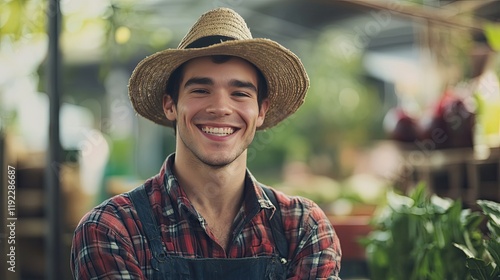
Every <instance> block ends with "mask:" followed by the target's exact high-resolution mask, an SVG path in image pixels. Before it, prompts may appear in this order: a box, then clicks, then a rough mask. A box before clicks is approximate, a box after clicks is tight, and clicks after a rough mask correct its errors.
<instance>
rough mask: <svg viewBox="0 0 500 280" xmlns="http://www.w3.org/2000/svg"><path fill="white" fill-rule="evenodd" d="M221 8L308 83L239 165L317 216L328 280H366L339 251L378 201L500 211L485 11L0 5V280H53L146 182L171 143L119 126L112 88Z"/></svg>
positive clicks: (448, 3) (169, 135)
mask: <svg viewBox="0 0 500 280" xmlns="http://www.w3.org/2000/svg"><path fill="white" fill-rule="evenodd" d="M54 3H59V5H60V6H59V7H60V12H61V13H60V15H59V14H58V9H57V8H56V6H55V5H54ZM221 6H223V7H229V8H232V9H234V10H236V11H237V12H238V13H240V14H241V15H242V16H243V18H245V20H246V21H247V24H248V26H249V27H250V29H251V31H252V34H253V36H254V37H264V38H270V39H273V40H276V41H278V42H279V43H281V44H282V45H284V46H285V47H287V48H289V49H291V50H292V51H293V52H295V53H296V54H297V55H298V56H299V57H300V58H301V59H302V61H303V63H304V65H305V67H306V69H307V71H308V73H309V76H310V80H311V88H310V90H309V92H308V96H307V99H306V102H305V104H304V105H303V106H302V107H301V108H300V109H299V111H298V112H297V113H296V114H295V115H293V116H292V117H290V118H289V119H287V120H285V121H284V122H283V123H282V124H280V125H279V126H277V127H275V128H273V129H271V130H267V131H263V132H259V133H257V135H256V137H255V139H254V142H253V144H252V145H251V146H250V147H249V149H248V165H249V169H250V170H251V171H252V172H253V174H254V175H255V176H256V177H257V178H258V179H259V180H260V181H261V182H263V183H265V184H268V185H271V186H275V187H276V188H279V189H281V190H283V191H285V192H287V193H289V194H297V195H302V196H306V197H309V198H311V199H313V200H314V201H316V202H317V203H318V204H319V205H320V206H321V207H322V208H323V209H324V210H325V212H326V213H327V214H328V215H329V217H331V220H332V223H334V225H335V227H336V229H337V232H338V234H339V236H340V238H341V244H342V248H343V252H344V259H343V263H344V264H345V266H344V267H345V268H343V272H342V273H343V277H344V278H345V279H350V278H351V279H354V278H363V277H368V274H369V273H368V272H367V269H368V268H367V267H366V255H365V252H364V250H363V248H362V247H361V246H360V245H359V244H358V242H357V240H356V238H357V237H359V236H363V235H366V234H367V233H368V232H369V231H370V230H371V226H370V225H369V220H370V219H371V218H372V217H373V215H374V213H375V211H376V209H378V208H379V207H380V206H381V205H384V204H385V203H386V194H387V192H388V191H393V190H397V191H398V192H399V193H402V194H404V193H407V192H408V191H409V190H411V189H412V188H413V187H414V186H415V185H416V184H417V183H418V182H425V184H426V186H427V188H428V190H429V191H430V192H431V193H435V194H437V195H439V196H441V197H446V198H450V199H453V200H460V201H462V202H463V205H464V207H474V205H475V201H476V200H477V199H489V200H494V201H500V179H499V176H500V175H499V173H500V150H499V147H500V86H499V77H500V76H499V75H500V61H499V58H498V51H499V50H500V22H499V21H500V1H496V0H495V1H493V0H483V1H479V0H478V1H454V0H355V1H354V0H353V1H347V0H346V1H339V0H287V1H284V0H266V1H263V0H257V1H251V2H250V1H243V0H213V1H201V0H163V1H162V0H143V1H134V0H88V1H77V0H61V1H60V2H57V1H52V2H50V1H49V2H48V1H43V0H1V2H0V155H1V158H2V162H1V164H0V165H1V166H2V170H1V172H0V179H1V183H0V184H1V185H2V192H1V194H0V198H1V205H2V206H1V210H0V214H1V215H0V218H1V219H2V222H5V223H7V215H8V214H7V210H8V209H7V204H8V198H7V185H8V174H7V169H8V166H13V167H15V169H16V185H15V186H16V197H15V201H16V203H15V206H16V208H15V211H16V215H17V216H16V217H18V220H17V223H16V231H15V232H16V244H17V246H16V272H15V273H10V272H8V271H7V267H8V266H9V265H8V263H6V262H4V261H2V262H1V263H0V269H1V272H0V275H2V276H0V278H1V279H70V278H71V276H70V274H69V248H70V246H71V237H72V233H73V230H74V228H75V227H76V225H77V223H78V221H79V220H80V218H81V217H82V216H83V214H84V213H85V212H86V211H88V210H89V209H90V208H91V207H93V206H95V205H97V204H98V203H100V202H101V201H103V200H104V199H106V198H109V197H110V196H112V195H115V194H118V193H121V192H124V191H128V190H130V189H132V188H134V187H136V186H138V185H140V184H141V183H142V182H143V181H144V180H145V179H147V178H149V177H151V176H153V175H155V174H156V173H157V172H158V170H159V168H160V166H161V164H162V163H163V161H164V159H165V157H166V156H167V155H168V154H170V153H171V152H173V151H174V148H175V141H174V140H175V137H174V134H173V131H172V130H171V129H168V128H164V127H161V126H159V125H156V124H153V123H151V122H149V121H147V120H145V119H143V118H141V117H138V116H136V114H135V112H134V111H133V108H132V107H131V105H130V102H129V100H128V95H127V84H128V79H129V77H130V75H131V72H132V70H133V69H134V67H135V66H136V65H137V63H138V62H139V61H140V60H142V59H143V58H144V57H145V56H147V55H150V54H152V53H154V52H156V51H160V50H163V49H165V48H175V47H176V46H177V44H178V43H179V42H180V40H181V39H182V37H183V36H184V34H185V33H186V32H187V31H188V29H189V28H190V26H191V25H192V24H193V23H194V22H195V21H196V19H197V18H198V17H199V16H200V15H201V14H202V13H203V12H205V11H207V10H209V9H212V8H215V7H221ZM54 18H56V19H58V20H59V21H57V20H56V23H55V25H54V22H52V25H51V20H54ZM54 26H55V27H59V28H54ZM54 38H56V39H57V41H55V42H54V41H52V43H51V40H53V39H54ZM54 125H55V126H56V128H54ZM49 139H50V140H49ZM51 178H52V179H51ZM1 228H2V229H1V230H0V233H1V234H2V236H1V237H2V238H1V239H0V248H1V250H0V252H1V256H2V257H1V258H0V259H2V260H3V258H4V257H5V256H6V254H7V253H8V251H7V250H8V249H7V248H8V246H7V244H6V240H7V237H8V235H9V232H7V229H6V227H5V226H2V227H1ZM54 236H55V237H56V238H54ZM47 240H48V241H47ZM4 252H5V253H4ZM56 261H57V262H60V263H58V264H57V265H56V264H55V262H56ZM61 275H62V276H61Z"/></svg>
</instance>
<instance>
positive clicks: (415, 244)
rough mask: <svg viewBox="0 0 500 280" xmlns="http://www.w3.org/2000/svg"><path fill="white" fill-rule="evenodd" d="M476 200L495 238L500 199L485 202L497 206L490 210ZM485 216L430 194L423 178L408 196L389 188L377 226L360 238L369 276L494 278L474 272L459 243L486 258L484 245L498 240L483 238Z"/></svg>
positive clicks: (377, 217) (487, 256)
mask: <svg viewBox="0 0 500 280" xmlns="http://www.w3.org/2000/svg"><path fill="white" fill-rule="evenodd" d="M479 204H480V205H481V206H482V207H483V210H484V212H485V213H486V214H487V215H489V217H490V222H491V223H493V224H495V226H494V229H493V228H491V227H490V230H491V232H492V235H493V236H496V237H494V240H496V241H495V242H498V235H497V234H498V233H497V230H498V228H499V224H498V222H499V221H498V220H499V215H498V214H499V212H498V207H499V205H498V204H496V203H493V202H488V204H489V205H495V206H494V207H491V208H490V209H496V210H495V211H490V210H488V209H486V208H485V207H484V206H483V204H484V203H483V202H479ZM492 214H494V215H493V216H494V217H492V216H491V215H492ZM483 219H484V216H483V215H481V214H480V213H479V212H474V211H471V209H462V204H461V201H459V200H455V201H452V200H450V199H447V198H440V197H438V196H436V195H428V193H427V187H426V185H425V184H424V183H421V184H419V185H418V186H417V187H416V188H415V189H414V191H413V193H411V194H410V195H409V196H404V195H399V194H396V193H394V192H389V193H388V197H387V206H386V207H385V208H384V209H383V211H381V212H380V213H379V214H378V215H377V216H376V217H375V218H374V220H373V223H374V227H375V228H376V230H374V231H372V232H371V233H370V234H369V235H368V236H367V237H366V238H364V239H363V240H362V244H363V245H364V246H365V248H366V253H367V258H368V263H369V267H370V272H371V274H372V275H371V276H372V279H375V280H376V279H410V280H411V279H436V280H438V279H439V280H441V279H498V278H494V277H491V278H475V277H472V276H473V275H474V274H475V273H474V272H473V271H472V270H473V269H474V267H473V266H472V265H470V264H471V263H472V260H471V259H472V258H471V259H469V260H467V257H466V255H465V254H464V253H463V252H461V250H459V249H458V248H457V247H459V248H462V250H467V251H470V252H474V254H473V255H474V256H477V260H481V261H486V260H488V259H490V257H489V254H487V252H488V251H490V249H489V247H488V246H489V244H496V243H493V242H490V241H485V240H483V233H482V231H481V223H482V221H483ZM492 229H493V230H492ZM495 246H498V244H496V245H495ZM495 248H496V247H495ZM494 250H495V249H493V251H494ZM496 252H497V253H498V251H496ZM497 253H495V254H497ZM496 257H498V255H496ZM474 261H476V259H474ZM466 263H467V264H468V266H466ZM485 263H489V262H485ZM497 273H498V272H497ZM497 277H498V276H497Z"/></svg>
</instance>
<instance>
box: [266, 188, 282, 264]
mask: <svg viewBox="0 0 500 280" xmlns="http://www.w3.org/2000/svg"><path fill="white" fill-rule="evenodd" d="M261 187H262V189H263V190H264V192H265V193H266V195H267V196H268V197H269V199H270V200H271V202H272V203H273V204H274V206H275V207H276V211H275V212H274V215H273V217H272V218H271V231H272V233H273V237H274V242H276V248H277V249H278V253H279V254H280V257H281V259H282V263H283V262H287V260H288V241H287V239H286V236H285V229H284V227H283V220H282V217H281V209H280V204H279V203H278V200H277V199H276V196H275V195H274V192H273V191H272V190H271V189H270V188H268V187H266V186H263V185H261Z"/></svg>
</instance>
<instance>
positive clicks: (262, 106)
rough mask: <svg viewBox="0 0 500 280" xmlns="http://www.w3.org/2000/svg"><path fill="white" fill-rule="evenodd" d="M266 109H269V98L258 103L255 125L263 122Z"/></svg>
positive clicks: (258, 125)
mask: <svg viewBox="0 0 500 280" xmlns="http://www.w3.org/2000/svg"><path fill="white" fill-rule="evenodd" d="M268 109H269V99H268V98H266V99H264V100H263V101H262V104H260V108H259V116H258V117H257V123H256V124H257V127H260V126H261V125H262V124H263V123H264V120H265V119H266V113H267V110H268Z"/></svg>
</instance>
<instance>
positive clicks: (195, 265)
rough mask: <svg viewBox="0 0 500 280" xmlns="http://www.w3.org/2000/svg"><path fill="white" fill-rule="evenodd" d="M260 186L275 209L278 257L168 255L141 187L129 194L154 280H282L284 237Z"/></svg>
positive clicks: (285, 251)
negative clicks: (141, 232)
mask: <svg viewBox="0 0 500 280" xmlns="http://www.w3.org/2000/svg"><path fill="white" fill-rule="evenodd" d="M261 187H262V189H263V190H264V191H265V192H266V194H267V196H268V197H269V198H270V199H271V201H272V203H273V204H274V205H275V206H276V208H277V209H276V212H275V215H274V216H273V218H272V219H271V230H272V234H273V238H274V240H275V246H276V248H277V252H278V253H279V255H274V256H263V257H249V258H230V259H224V258H184V257H179V256H173V255H169V254H168V252H167V251H165V250H164V247H163V245H162V241H161V234H160V227H159V226H158V224H157V223H156V220H155V218H154V215H153V211H152V208H151V206H150V204H149V199H148V196H147V193H146V190H145V189H144V185H143V186H140V187H139V188H137V189H135V190H132V191H131V192H129V196H130V199H131V200H132V203H133V204H134V207H135V209H136V211H137V215H138V216H139V219H140V221H141V223H142V227H143V230H144V233H145V235H146V238H147V240H148V242H149V246H150V248H151V252H152V254H153V258H152V259H151V266H152V267H153V270H154V277H153V279H168V280H174V279H216V280H221V279H231V280H234V279H251V280H257V279H259V280H260V279H285V278H286V270H287V259H286V257H287V256H288V244H287V240H286V238H285V236H284V229H283V224H282V221H281V212H280V209H279V204H278V202H277V201H276V197H275V196H274V193H273V192H272V191H271V190H270V189H269V188H267V187H264V186H261Z"/></svg>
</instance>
